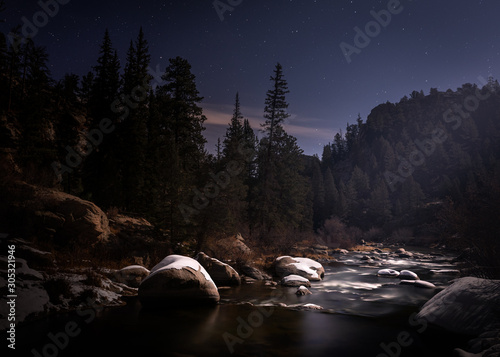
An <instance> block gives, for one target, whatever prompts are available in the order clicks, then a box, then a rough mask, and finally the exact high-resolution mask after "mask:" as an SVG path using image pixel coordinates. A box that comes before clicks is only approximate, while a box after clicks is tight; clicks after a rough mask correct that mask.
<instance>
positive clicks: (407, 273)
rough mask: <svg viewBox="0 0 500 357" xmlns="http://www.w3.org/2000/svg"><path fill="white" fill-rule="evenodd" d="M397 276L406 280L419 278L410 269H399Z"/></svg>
mask: <svg viewBox="0 0 500 357" xmlns="http://www.w3.org/2000/svg"><path fill="white" fill-rule="evenodd" d="M399 278H401V279H406V280H419V279H420V278H419V277H418V275H417V274H416V273H414V272H412V271H410V270H401V272H400V273H399Z"/></svg>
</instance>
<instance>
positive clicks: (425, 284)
mask: <svg viewBox="0 0 500 357" xmlns="http://www.w3.org/2000/svg"><path fill="white" fill-rule="evenodd" d="M400 284H402V285H413V286H414V287H416V288H424V289H435V288H436V285H434V284H433V283H431V282H428V281H425V280H401V282H400Z"/></svg>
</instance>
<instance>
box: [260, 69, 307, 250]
mask: <svg viewBox="0 0 500 357" xmlns="http://www.w3.org/2000/svg"><path fill="white" fill-rule="evenodd" d="M271 82H272V89H270V90H269V91H268V92H267V96H266V101H265V108H264V113H265V114H264V118H265V119H266V121H265V123H264V124H263V125H262V126H263V131H264V133H265V137H264V138H263V139H262V140H261V141H260V145H259V153H258V176H257V183H256V186H255V188H254V190H255V194H254V198H253V199H252V205H253V207H252V212H253V217H252V228H253V229H254V230H256V231H257V232H258V233H257V234H258V236H259V237H260V239H261V240H267V241H268V243H271V242H272V240H273V237H274V238H275V239H277V237H279V236H281V238H283V235H286V234H287V233H286V232H290V231H293V230H300V229H306V227H308V228H309V227H310V226H311V217H310V215H309V214H307V212H310V210H309V207H308V204H307V198H308V191H309V190H308V188H307V186H308V185H307V183H306V180H305V178H304V177H303V176H302V175H301V171H302V170H303V168H304V167H303V160H302V154H303V151H302V150H301V149H300V148H299V147H298V145H297V140H296V138H294V137H293V136H290V135H288V134H287V133H286V132H285V130H284V129H283V126H282V125H281V123H282V122H283V120H284V119H286V118H287V117H288V116H289V114H288V113H287V111H286V109H287V108H288V103H287V102H286V94H287V93H288V87H287V82H286V80H285V79H284V77H283V70H282V67H281V65H280V64H279V63H278V64H277V65H276V69H275V70H274V76H271Z"/></svg>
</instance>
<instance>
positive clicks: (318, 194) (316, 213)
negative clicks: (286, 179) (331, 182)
mask: <svg viewBox="0 0 500 357" xmlns="http://www.w3.org/2000/svg"><path fill="white" fill-rule="evenodd" d="M311 183H312V191H313V228H314V229H315V230H316V229H318V228H320V227H321V226H322V225H323V223H324V221H325V219H326V218H327V213H326V202H325V196H326V194H325V184H324V182H323V174H322V173H321V168H320V163H319V159H318V158H317V157H313V172H312V179H311Z"/></svg>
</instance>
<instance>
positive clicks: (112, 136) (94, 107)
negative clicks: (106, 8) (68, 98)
mask: <svg viewBox="0 0 500 357" xmlns="http://www.w3.org/2000/svg"><path fill="white" fill-rule="evenodd" d="M94 71H95V77H94V81H93V88H92V92H91V96H90V100H89V104H88V105H89V109H90V110H89V112H90V113H89V114H90V116H91V123H90V125H89V126H90V130H92V129H98V128H99V124H100V122H101V120H102V119H103V118H108V119H110V120H111V121H112V124H113V125H114V126H115V127H116V128H117V129H116V130H115V131H113V132H112V133H108V134H106V136H105V137H103V139H102V142H101V143H100V145H99V147H98V148H96V149H95V150H93V151H92V153H91V154H90V155H89V156H88V157H87V159H86V161H85V162H84V186H85V189H86V193H87V195H88V196H89V197H91V198H92V199H93V200H94V202H96V203H97V204H99V205H101V206H103V207H104V208H106V207H110V206H117V207H119V206H122V205H123V198H122V195H121V193H122V177H123V172H122V170H121V167H122V162H121V159H122V156H121V152H120V149H121V145H120V142H121V139H120V136H119V135H118V134H119V129H118V128H119V124H120V120H119V117H118V114H119V113H118V111H117V109H118V108H117V107H116V105H115V104H116V99H117V98H118V95H119V90H120V86H121V80H120V73H119V71H120V62H119V60H118V53H117V52H116V50H114V49H113V46H112V43H111V38H110V36H109V32H108V30H106V31H105V34H104V39H103V42H102V44H101V46H100V49H99V57H98V59H97V65H96V66H95V67H94ZM118 107H120V106H118Z"/></svg>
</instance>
